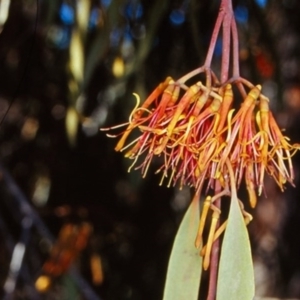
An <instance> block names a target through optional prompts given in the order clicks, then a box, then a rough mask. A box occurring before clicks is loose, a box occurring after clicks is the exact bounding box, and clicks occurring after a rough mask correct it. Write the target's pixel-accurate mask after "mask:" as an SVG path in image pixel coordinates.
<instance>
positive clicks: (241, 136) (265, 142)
mask: <svg viewBox="0 0 300 300" xmlns="http://www.w3.org/2000/svg"><path fill="white" fill-rule="evenodd" d="M210 81H211V80H210ZM135 96H136V98H137V104H136V107H135V108H134V109H133V111H132V113H131V115H130V118H129V123H127V124H124V125H127V128H126V130H125V131H124V132H123V133H122V137H121V139H120V141H119V142H118V144H117V146H116V148H115V150H116V151H124V150H127V152H126V153H125V156H126V157H128V158H130V159H132V160H133V163H132V165H131V167H130V169H131V168H133V167H135V169H141V172H142V175H143V177H145V176H146V174H147V171H148V169H149V165H150V163H151V161H152V159H153V158H154V157H155V156H159V157H161V158H162V161H163V164H162V165H161V166H160V167H159V168H158V170H157V171H156V172H157V173H161V174H162V179H161V184H162V183H163V181H164V180H165V179H167V180H168V186H170V185H171V184H172V183H173V185H175V184H177V183H179V185H180V187H182V186H183V185H188V186H192V187H194V188H195V189H196V191H200V190H201V189H202V187H203V184H204V183H206V185H207V189H209V188H212V189H213V187H214V183H215V180H218V181H219V182H220V183H221V185H222V186H223V188H226V187H228V189H230V188H229V179H228V170H227V166H226V161H229V163H230V164H231V166H232V168H233V170H234V177H235V178H234V180H235V186H236V188H237V189H238V188H239V186H240V184H241V182H242V179H243V178H245V182H246V186H247V190H248V193H249V199H250V204H251V206H252V207H254V206H255V204H256V194H257V193H258V194H259V195H260V194H261V193H262V189H263V181H264V176H265V173H268V174H269V175H270V176H272V177H273V178H274V179H275V180H276V182H277V184H278V186H279V187H280V188H281V189H283V187H284V184H285V183H286V182H287V181H288V182H290V183H291V184H293V179H294V174H293V166H292V162H291V156H292V155H293V153H294V152H295V151H296V150H298V149H299V146H298V145H291V144H290V143H289V141H288V138H287V137H285V136H283V134H282V132H281V130H280V129H279V127H278V125H277V123H276V121H275V119H274V117H273V115H272V113H271V111H270V110H269V99H268V98H267V97H265V96H264V95H263V94H261V86H260V85H257V86H251V87H250V91H249V93H248V94H247V95H246V97H244V100H243V103H242V105H241V106H240V108H239V109H234V108H233V105H234V101H233V100H234V95H233V91H232V85H231V84H229V83H227V84H224V85H222V86H217V84H215V85H214V86H211V84H205V85H204V84H202V83H201V82H197V83H196V84H194V85H191V86H190V87H186V86H185V85H183V84H180V83H179V82H175V81H174V80H173V79H172V78H170V77H168V78H167V79H166V80H165V81H164V82H163V83H161V84H160V85H159V86H158V87H157V88H156V89H155V90H154V91H153V92H152V93H151V94H150V96H149V97H148V98H147V99H146V100H145V101H144V103H143V104H142V105H140V99H139V96H138V95H136V94H135ZM113 128H114V127H112V128H109V129H113ZM134 129H139V131H140V132H141V134H140V136H139V137H138V138H137V139H135V140H134V141H132V142H130V143H129V144H127V145H125V143H126V141H127V138H128V136H129V135H130V133H131V132H132V131H133V130H134ZM110 136H112V135H110ZM141 157H142V162H140V163H139V162H138V161H139V158H141ZM256 190H257V193H256Z"/></svg>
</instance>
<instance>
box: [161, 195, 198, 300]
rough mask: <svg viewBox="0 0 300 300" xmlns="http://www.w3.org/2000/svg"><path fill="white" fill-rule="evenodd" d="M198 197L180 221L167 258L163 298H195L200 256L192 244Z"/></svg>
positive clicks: (193, 299) (194, 233) (195, 227)
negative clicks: (168, 258)
mask: <svg viewBox="0 0 300 300" xmlns="http://www.w3.org/2000/svg"><path fill="white" fill-rule="evenodd" d="M199 213H200V212H199V198H198V197H195V198H194V200H193V201H192V203H191V204H190V206H189V208H188V210H187V212H186V213H185V215H184V218H183V220H182V221H181V224H180V227H179V229H178V232H177V234H176V237H175V241H174V244H173V249H172V253H171V256H170V260H169V265H168V271H167V279H166V283H165V290H164V297H163V300H182V299H189V300H197V299H198V293H199V287H200V279H201V272H202V257H200V256H199V250H197V249H196V248H195V246H194V241H195V237H196V234H197V230H198V224H199Z"/></svg>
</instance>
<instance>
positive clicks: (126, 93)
mask: <svg viewBox="0 0 300 300" xmlns="http://www.w3.org/2000/svg"><path fill="white" fill-rule="evenodd" d="M87 1H88V0H87ZM90 2H91V8H92V9H91V15H90V18H89V21H88V24H87V26H86V28H87V30H86V33H85V38H84V40H83V44H82V45H83V48H82V49H83V55H84V57H85V66H84V79H83V81H82V82H79V83H78V82H77V84H78V87H79V90H78V91H77V94H76V93H74V92H73V93H72V91H70V82H72V81H73V82H74V80H75V82H76V78H75V79H74V74H72V71H71V69H70V62H71V60H70V40H71V37H72V32H73V30H74V28H76V21H75V19H76V18H75V17H74V16H72V12H73V13H74V12H75V11H76V1H71V0H69V1H67V0H65V1H60V0H40V1H34V0H20V1H14V0H12V1H11V3H10V8H9V14H8V18H7V20H6V21H5V23H4V24H2V25H1V33H0V119H1V126H0V159H1V164H2V165H3V166H4V167H5V168H6V169H7V170H8V171H9V173H10V174H11V176H12V177H13V178H14V180H15V181H16V182H17V184H18V186H19V187H20V189H21V190H22V191H23V193H24V194H25V195H26V197H27V198H28V201H29V202H30V205H31V206H32V207H33V209H34V210H35V211H36V212H37V213H38V215H39V216H40V217H41V218H42V220H43V221H44V222H45V224H46V226H47V227H48V229H49V230H50V232H51V233H52V234H53V235H54V236H57V235H58V232H59V230H60V228H61V227H62V225H63V224H66V223H69V222H72V223H74V224H79V223H80V222H82V221H87V222H89V223H90V224H91V225H92V226H93V234H92V235H91V237H90V239H89V241H88V245H87V247H86V248H85V249H84V250H83V251H82V252H81V253H80V254H79V255H78V256H77V257H76V258H74V264H75V265H76V268H78V270H79V273H80V274H81V275H82V276H83V278H85V280H86V281H87V282H88V283H89V284H90V286H91V287H92V289H94V290H95V292H96V294H97V295H98V296H99V297H101V299H109V300H113V299H132V300H139V299H143V300H148V299H149V300H150V299H151V300H156V299H161V297H162V292H163V285H164V280H165V274H166V268H167V262H168V256H169V254H170V250H171V246H172V242H173V239H174V235H175V233H176V230H177V228H178V225H179V223H180V220H181V218H182V216H183V213H184V211H185V209H186V207H187V205H188V203H189V200H190V197H191V195H190V192H189V190H188V189H184V190H183V191H179V190H178V189H176V188H174V189H173V188H169V189H168V188H166V187H159V186H158V183H159V179H160V178H159V177H158V176H156V175H154V174H153V173H154V172H153V170H155V162H154V168H153V169H152V172H151V169H150V171H149V173H148V176H147V178H145V179H141V176H140V173H139V171H132V172H131V173H127V168H128V166H129V163H128V162H127V161H125V159H123V156H122V154H120V153H115V152H114V146H115V144H116V141H117V140H116V139H110V138H107V137H106V135H105V134H104V133H103V132H100V131H99V128H100V127H108V126H113V125H115V124H120V123H124V122H126V120H128V115H129V113H130V111H131V109H132V108H133V106H134V98H133V96H132V93H133V92H137V93H139V94H140V95H141V98H142V99H144V98H145V96H146V95H147V94H148V93H150V92H151V91H152V90H153V89H154V88H155V86H156V85H157V84H158V83H159V82H161V81H163V80H164V79H165V77H166V76H172V77H173V78H179V77H181V76H183V75H184V74H185V73H187V72H188V71H191V70H193V69H195V68H196V67H197V66H200V65H201V64H202V63H203V62H204V59H205V53H206V51H207V47H208V44H209V40H210V35H211V32H212V29H213V25H214V22H215V19H216V16H217V13H218V5H219V1H208V0H201V1H199V0H198V1H196V0H190V1H187V0H185V1H169V0H156V1H144V0H142V1H138V0H128V1H125V0H123V1H122V0H118V1H117V0H115V1H114V0H112V1H104V0H102V1H96V0H90ZM233 2H234V3H233V4H234V9H235V14H236V19H237V24H238V28H239V36H240V63H241V75H242V76H243V77H246V78H247V79H249V80H250V81H252V82H253V83H254V84H258V83H261V84H262V85H263V91H264V93H265V94H266V95H268V96H269V97H270V99H271V101H272V102H271V103H272V109H273V111H274V113H275V115H276V118H277V120H278V122H279V124H280V126H281V127H283V128H285V129H286V132H287V135H289V136H290V137H291V140H292V142H296V141H299V140H300V134H299V128H300V127H299V126H300V124H299V123H300V122H299V111H300V18H299V14H300V2H299V1H296V0H284V1H279V0H269V1H246V0H245V1H242V0H240V1H233ZM0 13H1V12H0ZM220 56H221V47H220V45H218V46H217V49H216V51H215V60H214V63H213V68H214V69H215V71H216V72H217V73H218V72H219V69H218V68H219V62H220ZM116 59H118V60H116ZM114 64H119V66H120V65H121V66H122V65H124V66H125V72H124V73H122V71H121V74H119V75H118V74H116V73H115V72H114V70H113V66H114ZM72 111H73V112H74V111H76V113H75V116H74V118H73V119H71V118H68V117H67V116H68V113H69V112H72ZM66 123H67V124H68V126H71V128H72V129H73V131H72V130H67V129H66ZM117 132H118V131H117ZM294 163H295V172H296V180H295V181H296V185H297V186H298V187H297V188H292V187H290V186H288V187H287V190H286V192H285V193H284V194H282V193H281V192H280V191H279V190H278V189H277V187H276V186H275V185H274V184H273V183H272V182H271V181H270V180H267V181H266V191H267V196H268V197H267V198H265V197H263V198H262V199H260V200H259V205H258V207H257V209H256V210H255V211H251V213H252V214H253V215H254V220H253V221H252V223H251V225H250V226H249V230H250V235H251V239H252V244H253V256H254V262H255V272H256V278H257V295H259V296H269V297H275V296H276V297H298V298H300V238H299V228H300V218H299V216H300V205H299V187H300V184H299V181H300V180H299V166H300V157H299V155H296V156H295V157H294ZM10 201H11V196H10V190H9V188H7V186H6V184H5V182H2V187H1V204H0V206H1V212H0V219H1V222H0V223H1V224H2V223H3V224H2V225H1V224H0V225H1V226H0V227H1V230H2V233H1V236H0V237H1V245H2V249H1V251H0V261H1V265H3V268H2V267H1V269H2V270H1V272H0V282H1V283H2V285H4V283H5V282H6V279H7V276H8V269H9V262H10V259H11V255H12V253H11V249H12V248H9V247H8V244H9V243H7V241H8V239H10V241H11V245H13V244H14V243H16V241H18V239H19V238H20V232H21V231H22V230H21V229H20V228H22V226H23V225H22V224H21V223H20V218H19V217H18V209H19V208H18V207H17V206H18V205H16V206H12V205H9V203H10ZM45 239H46V241H47V238H46V237H43V235H42V234H41V233H40V232H39V231H38V230H36V229H32V230H31V231H30V237H29V242H28V249H27V250H26V253H25V256H24V260H23V264H22V265H23V267H22V268H21V271H20V272H21V273H22V272H25V271H24V269H25V270H27V271H26V272H27V273H26V276H25V277H27V279H28V280H27V281H26V280H24V276H23V277H22V276H20V278H19V280H18V281H17V285H16V288H15V289H14V291H13V292H12V294H11V297H14V298H11V299H35V298H34V297H36V299H75V298H71V296H68V295H70V294H68V293H70V292H68V290H69V289H70V286H69V285H68V284H67V283H66V280H65V279H64V278H63V277H64V276H67V275H64V276H61V277H59V278H56V279H55V280H54V282H53V285H52V287H51V288H50V289H49V290H48V291H47V292H46V293H45V294H37V293H35V292H33V286H34V281H35V280H36V278H37V277H38V275H39V274H40V272H41V271H40V270H41V267H42V265H43V263H44V261H45V260H46V259H47V257H48V255H49V247H48V248H47V247H46V248H45V247H43V246H42V241H45ZM48 242H49V241H48ZM92 255H97V256H98V257H100V258H101V261H102V271H103V274H104V281H103V282H102V283H101V284H97V283H95V282H93V279H92V278H93V276H92V275H93V274H92V273H93V272H92V271H91V268H90V263H89V261H90V257H91V256H92ZM22 278H23V279H22ZM30 287H31V288H30ZM72 289H73V290H74V291H75V294H76V297H78V299H85V298H84V297H86V296H83V295H81V291H80V287H79V288H78V289H76V287H75V288H74V286H73V287H72ZM4 292H5V291H4ZM33 295H34V296H33ZM63 295H64V296H63ZM91 299H92V298H91Z"/></svg>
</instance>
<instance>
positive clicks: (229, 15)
mask: <svg viewBox="0 0 300 300" xmlns="http://www.w3.org/2000/svg"><path fill="white" fill-rule="evenodd" d="M220 9H223V10H224V14H225V15H224V20H223V24H222V25H223V42H222V64H221V83H224V82H226V81H227V80H228V73H229V63H230V52H231V51H230V46H231V45H230V37H231V36H230V31H231V21H232V19H233V11H232V4H231V0H222V3H221V8H220Z"/></svg>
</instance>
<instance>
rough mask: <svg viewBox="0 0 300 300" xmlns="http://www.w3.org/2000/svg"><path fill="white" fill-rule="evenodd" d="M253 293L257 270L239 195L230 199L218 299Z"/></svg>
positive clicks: (249, 296)
mask: <svg viewBox="0 0 300 300" xmlns="http://www.w3.org/2000/svg"><path fill="white" fill-rule="evenodd" d="M253 297H254V272H253V264H252V257H251V247H250V241H249V236H248V230H247V227H246V224H245V222H244V218H243V215H242V212H241V208H240V206H239V203H238V199H237V198H236V197H233V198H232V200H231V205H230V211H229V216H228V224H227V228H226V231H225V235H224V239H223V244H222V249H221V257H220V266H219V275H218V284H217V300H228V299H243V300H252V299H253Z"/></svg>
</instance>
